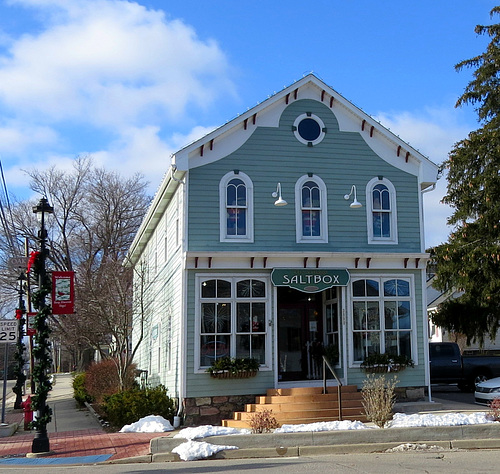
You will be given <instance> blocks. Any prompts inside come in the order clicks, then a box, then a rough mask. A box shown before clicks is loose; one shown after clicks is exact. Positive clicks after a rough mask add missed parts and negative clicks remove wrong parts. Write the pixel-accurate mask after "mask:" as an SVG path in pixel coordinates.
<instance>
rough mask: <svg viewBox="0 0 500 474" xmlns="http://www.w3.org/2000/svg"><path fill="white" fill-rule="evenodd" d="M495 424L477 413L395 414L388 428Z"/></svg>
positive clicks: (482, 413) (489, 418)
mask: <svg viewBox="0 0 500 474" xmlns="http://www.w3.org/2000/svg"><path fill="white" fill-rule="evenodd" d="M485 423H495V420H493V418H492V417H491V416H489V415H487V414H486V413H484V412H477V413H470V414H466V413H445V414H444V415H432V414H430V413H427V414H423V415H419V414H413V415H405V414H403V413H396V414H395V415H394V418H393V419H392V421H390V422H389V423H388V428H405V427H418V426H459V425H482V424H485Z"/></svg>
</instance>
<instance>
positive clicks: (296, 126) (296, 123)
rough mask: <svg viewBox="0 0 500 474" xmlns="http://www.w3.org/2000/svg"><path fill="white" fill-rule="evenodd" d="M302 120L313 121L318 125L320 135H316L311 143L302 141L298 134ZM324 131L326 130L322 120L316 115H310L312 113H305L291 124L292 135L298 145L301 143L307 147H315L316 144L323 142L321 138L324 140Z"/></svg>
mask: <svg viewBox="0 0 500 474" xmlns="http://www.w3.org/2000/svg"><path fill="white" fill-rule="evenodd" d="M304 119H311V120H314V121H315V122H316V123H317V124H318V125H319V128H320V133H319V135H318V138H316V139H315V140H313V141H309V140H306V139H304V138H303V137H302V136H301V135H300V133H299V124H300V122H302V120H304ZM325 130H326V128H325V124H324V122H323V120H321V119H320V118H319V117H318V116H317V115H315V114H312V113H308V112H306V113H305V114H302V115H299V116H298V117H297V118H296V119H295V121H294V122H293V133H294V135H295V138H296V139H297V140H298V141H299V142H300V143H303V144H304V145H307V146H314V145H317V144H318V143H321V142H322V141H323V138H325Z"/></svg>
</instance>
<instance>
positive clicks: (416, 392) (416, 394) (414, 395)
mask: <svg viewBox="0 0 500 474" xmlns="http://www.w3.org/2000/svg"><path fill="white" fill-rule="evenodd" d="M424 389H425V387H396V388H395V389H394V393H395V394H396V400H397V401H398V402H418V401H422V400H424V398H425V390H424Z"/></svg>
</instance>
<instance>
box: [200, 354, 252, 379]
mask: <svg viewBox="0 0 500 474" xmlns="http://www.w3.org/2000/svg"><path fill="white" fill-rule="evenodd" d="M259 367H260V363H259V361H258V360H257V359H253V358H250V357H236V358H235V357H219V358H218V359H215V360H214V361H213V362H212V365H211V366H210V367H209V368H208V369H207V370H206V371H207V372H208V373H209V374H210V376H211V377H214V378H218V379H223V378H224V379H231V378H233V379H234V378H248V377H254V376H255V375H257V372H258V371H259Z"/></svg>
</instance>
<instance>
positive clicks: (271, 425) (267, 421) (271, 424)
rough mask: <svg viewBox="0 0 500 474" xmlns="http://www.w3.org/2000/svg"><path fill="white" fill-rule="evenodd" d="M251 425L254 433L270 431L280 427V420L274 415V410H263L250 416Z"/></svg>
mask: <svg viewBox="0 0 500 474" xmlns="http://www.w3.org/2000/svg"><path fill="white" fill-rule="evenodd" d="M249 423H250V426H251V428H252V433H269V432H270V431H271V430H274V429H275V428H279V426H280V425H279V423H278V420H276V418H275V417H274V416H273V411H272V410H262V411H257V412H255V413H253V414H252V415H251V416H250V421H249Z"/></svg>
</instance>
